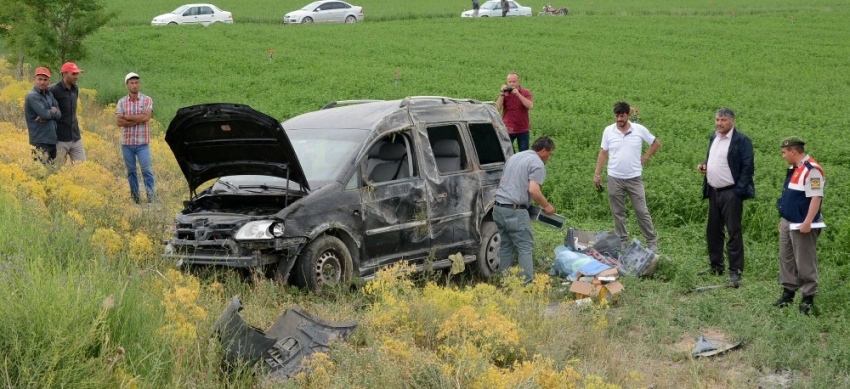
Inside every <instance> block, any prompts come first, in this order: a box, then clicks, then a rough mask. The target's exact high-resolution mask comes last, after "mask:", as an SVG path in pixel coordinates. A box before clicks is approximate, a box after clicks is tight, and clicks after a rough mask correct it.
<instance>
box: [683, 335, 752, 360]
mask: <svg viewBox="0 0 850 389" xmlns="http://www.w3.org/2000/svg"><path fill="white" fill-rule="evenodd" d="M743 344H744V339H743V338H741V340H739V341H738V342H728V341H726V340H723V339H709V338H706V337H704V336H702V335H700V336H698V337H697V341H696V344H695V345H694V351H693V352H692V353H691V355H693V356H695V357H710V356H712V355H717V354H720V353H723V352H726V351H728V350H731V349H733V348H738V347H740V346H741V345H743Z"/></svg>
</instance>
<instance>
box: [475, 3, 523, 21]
mask: <svg viewBox="0 0 850 389" xmlns="http://www.w3.org/2000/svg"><path fill="white" fill-rule="evenodd" d="M508 6H509V7H510V9H509V10H508V14H507V16H531V7H523V6H522V5H520V4H519V3H517V2H516V1H513V0H509V1H508ZM472 12H473V10H469V11H466V12H464V13H462V14H460V17H462V18H471V17H473V16H472ZM478 17H480V18H486V17H502V2H501V1H498V0H490V1H488V2H486V3H484V4H481V7H480V8H479V9H478Z"/></svg>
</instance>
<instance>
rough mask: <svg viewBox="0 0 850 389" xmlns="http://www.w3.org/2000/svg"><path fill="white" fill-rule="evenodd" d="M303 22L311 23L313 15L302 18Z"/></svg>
mask: <svg viewBox="0 0 850 389" xmlns="http://www.w3.org/2000/svg"><path fill="white" fill-rule="evenodd" d="M301 23H304V24H310V23H313V18H311V17H309V16H308V17H305V18H304V19H303V20H301Z"/></svg>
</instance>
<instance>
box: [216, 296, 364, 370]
mask: <svg viewBox="0 0 850 389" xmlns="http://www.w3.org/2000/svg"><path fill="white" fill-rule="evenodd" d="M241 310H242V302H241V301H240V300H239V296H233V299H232V300H231V301H230V304H228V306H227V307H226V308H225V309H224V311H223V312H222V314H221V316H220V317H219V319H218V320H217V321H216V322H215V324H214V325H213V332H214V333H215V334H217V335H218V336H219V339H220V340H221V344H222V348H223V349H224V359H225V362H226V363H227V365H229V366H235V365H239V364H248V365H254V364H256V363H257V362H258V361H260V360H262V365H261V366H260V367H259V368H261V369H262V370H263V371H265V372H267V374H268V377H267V380H268V381H277V382H283V381H286V380H288V379H290V378H292V377H294V376H295V375H296V374H298V373H299V372H302V371H306V367H305V365H304V364H303V363H302V361H303V360H304V358H310V357H311V355H312V354H313V353H316V352H328V351H330V343H331V342H332V341H334V340H342V341H345V340H347V339H348V337H349V336H350V335H351V333H352V332H354V330H355V329H356V328H357V322H343V323H334V322H329V321H326V320H322V319H320V318H318V317H316V316H315V315H313V314H310V313H309V312H307V311H305V310H304V309H302V308H301V307H298V306H296V307H294V308H290V309H287V310H286V312H284V313H283V315H281V316H280V317H278V319H277V320H276V321H275V322H274V324H272V326H271V327H270V328H269V329H268V330H267V331H265V332H263V331H262V330H260V329H259V328H256V327H253V326H251V325H249V324H248V323H246V322H245V321H244V320H243V319H242V316H241V315H239V311H241Z"/></svg>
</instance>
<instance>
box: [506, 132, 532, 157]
mask: <svg viewBox="0 0 850 389" xmlns="http://www.w3.org/2000/svg"><path fill="white" fill-rule="evenodd" d="M530 135H531V131H526V132H523V133H521V134H508V136H510V137H511V143H513V142H514V139H516V145H517V148H518V149H519V150H517V152H520V151H525V150H528V138H529V137H530Z"/></svg>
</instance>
